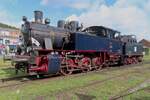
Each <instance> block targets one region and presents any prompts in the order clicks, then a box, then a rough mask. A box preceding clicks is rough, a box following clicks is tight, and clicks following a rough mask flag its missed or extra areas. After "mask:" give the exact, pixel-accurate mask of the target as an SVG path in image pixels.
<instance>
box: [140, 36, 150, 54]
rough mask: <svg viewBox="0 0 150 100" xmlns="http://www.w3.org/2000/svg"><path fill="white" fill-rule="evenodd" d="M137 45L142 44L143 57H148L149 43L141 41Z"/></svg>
mask: <svg viewBox="0 0 150 100" xmlns="http://www.w3.org/2000/svg"><path fill="white" fill-rule="evenodd" d="M139 43H141V44H143V48H144V55H150V42H149V41H148V40H145V39H143V40H141V41H140V42H139Z"/></svg>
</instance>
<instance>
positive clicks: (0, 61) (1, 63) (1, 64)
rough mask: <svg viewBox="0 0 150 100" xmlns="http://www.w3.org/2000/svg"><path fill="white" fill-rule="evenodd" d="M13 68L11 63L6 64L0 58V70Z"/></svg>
mask: <svg viewBox="0 0 150 100" xmlns="http://www.w3.org/2000/svg"><path fill="white" fill-rule="evenodd" d="M10 66H11V62H10V61H6V62H4V61H3V59H2V58H0V69H1V68H6V67H10Z"/></svg>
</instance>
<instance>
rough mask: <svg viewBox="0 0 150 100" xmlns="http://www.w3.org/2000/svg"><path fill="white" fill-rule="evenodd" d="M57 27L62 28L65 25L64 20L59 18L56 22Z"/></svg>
mask: <svg viewBox="0 0 150 100" xmlns="http://www.w3.org/2000/svg"><path fill="white" fill-rule="evenodd" d="M57 27H58V28H64V27H65V21H64V20H59V21H58V23H57Z"/></svg>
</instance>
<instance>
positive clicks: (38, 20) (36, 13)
mask: <svg viewBox="0 0 150 100" xmlns="http://www.w3.org/2000/svg"><path fill="white" fill-rule="evenodd" d="M34 17H35V22H36V23H42V22H43V12H42V11H34Z"/></svg>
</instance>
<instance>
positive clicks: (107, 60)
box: [14, 11, 143, 75]
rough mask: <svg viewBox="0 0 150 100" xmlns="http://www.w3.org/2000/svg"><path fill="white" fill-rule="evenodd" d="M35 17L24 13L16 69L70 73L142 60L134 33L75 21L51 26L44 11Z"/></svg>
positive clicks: (61, 22) (38, 72)
mask: <svg viewBox="0 0 150 100" xmlns="http://www.w3.org/2000/svg"><path fill="white" fill-rule="evenodd" d="M34 13H35V21H34V22H29V21H28V20H27V18H26V17H23V21H24V24H23V25H22V28H21V32H22V37H23V40H22V41H23V44H22V46H21V47H20V46H18V50H17V54H18V55H17V56H16V57H15V58H14V62H15V68H16V72H18V70H21V69H23V70H26V71H27V73H29V74H30V73H36V74H37V75H41V74H57V73H61V74H63V75H68V74H72V72H74V71H82V72H87V71H90V70H100V69H102V68H103V67H107V66H111V65H124V64H126V65H127V64H135V63H138V62H141V61H142V57H143V55H142V52H143V51H142V45H141V44H138V43H137V40H136V38H135V36H132V35H128V36H127V35H126V36H122V35H121V34H120V32H118V31H116V30H113V29H110V28H106V27H104V26H91V27H88V28H85V29H84V30H83V29H82V28H83V26H82V25H80V26H79V23H78V22H77V21H71V22H65V21H63V20H60V21H58V26H57V27H53V26H50V25H49V24H50V20H49V19H45V22H44V23H43V13H42V12H41V11H35V12H34Z"/></svg>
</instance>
